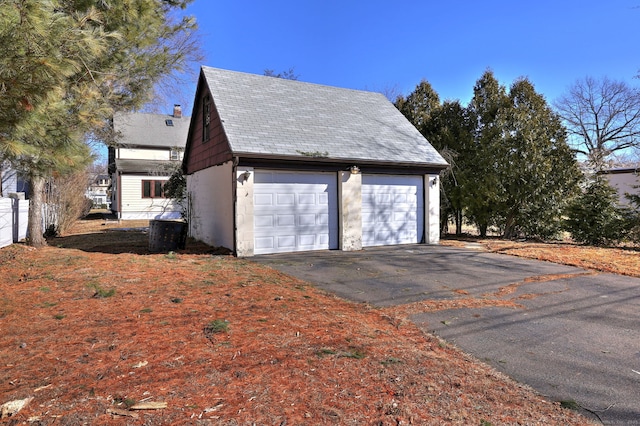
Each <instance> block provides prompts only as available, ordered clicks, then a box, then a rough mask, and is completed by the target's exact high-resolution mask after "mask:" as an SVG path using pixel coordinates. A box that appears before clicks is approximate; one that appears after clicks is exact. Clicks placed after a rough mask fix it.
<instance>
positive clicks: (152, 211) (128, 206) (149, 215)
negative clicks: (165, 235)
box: [120, 175, 181, 220]
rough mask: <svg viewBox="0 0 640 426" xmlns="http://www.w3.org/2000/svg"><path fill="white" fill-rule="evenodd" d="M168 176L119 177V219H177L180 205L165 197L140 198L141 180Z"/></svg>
mask: <svg viewBox="0 0 640 426" xmlns="http://www.w3.org/2000/svg"><path fill="white" fill-rule="evenodd" d="M168 179H169V176H133V175H124V176H121V177H120V194H121V195H122V204H121V205H120V219H123V220H132V219H179V218H180V217H181V212H180V207H179V206H178V205H176V204H175V203H174V202H173V201H172V200H171V199H167V198H142V181H143V180H168Z"/></svg>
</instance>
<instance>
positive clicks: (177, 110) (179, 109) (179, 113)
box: [173, 104, 182, 118]
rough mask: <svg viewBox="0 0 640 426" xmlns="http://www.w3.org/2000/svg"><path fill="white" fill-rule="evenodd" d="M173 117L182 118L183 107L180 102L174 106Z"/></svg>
mask: <svg viewBox="0 0 640 426" xmlns="http://www.w3.org/2000/svg"><path fill="white" fill-rule="evenodd" d="M173 118H182V107H181V106H180V104H175V105H174V106H173Z"/></svg>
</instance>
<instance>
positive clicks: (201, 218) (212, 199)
mask: <svg viewBox="0 0 640 426" xmlns="http://www.w3.org/2000/svg"><path fill="white" fill-rule="evenodd" d="M232 179H233V165H232V163H231V162H227V163H225V164H222V165H220V166H215V167H209V168H206V169H203V170H200V171H198V172H195V173H193V174H190V175H187V192H188V194H189V197H190V213H189V235H190V236H191V237H193V238H195V239H197V240H200V241H202V242H204V243H206V244H208V245H210V246H214V247H227V248H229V249H232V250H233V249H234V220H233V203H234V201H233V184H232Z"/></svg>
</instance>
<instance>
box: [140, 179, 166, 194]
mask: <svg viewBox="0 0 640 426" xmlns="http://www.w3.org/2000/svg"><path fill="white" fill-rule="evenodd" d="M166 182H167V181H166V180H143V181H142V198H164V184H165V183H166Z"/></svg>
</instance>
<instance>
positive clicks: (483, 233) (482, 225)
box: [478, 222, 489, 238]
mask: <svg viewBox="0 0 640 426" xmlns="http://www.w3.org/2000/svg"><path fill="white" fill-rule="evenodd" d="M488 227H489V224H488V223H486V222H485V223H479V224H478V231H480V237H481V238H485V237H486V236H487V228H488Z"/></svg>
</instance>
